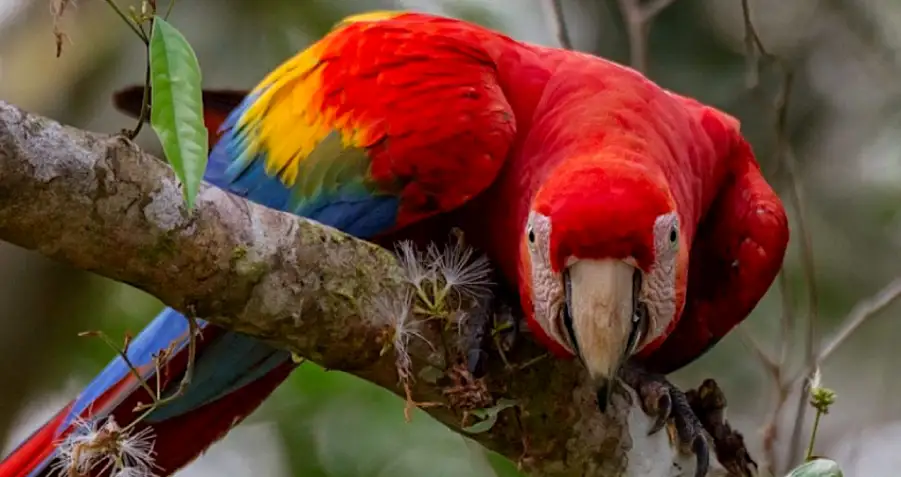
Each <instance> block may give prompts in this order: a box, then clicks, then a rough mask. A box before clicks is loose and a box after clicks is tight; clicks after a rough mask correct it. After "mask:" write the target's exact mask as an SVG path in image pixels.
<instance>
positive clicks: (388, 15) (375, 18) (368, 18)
mask: <svg viewBox="0 0 901 477" xmlns="http://www.w3.org/2000/svg"><path fill="white" fill-rule="evenodd" d="M404 13H406V12H404V11H400V10H375V11H372V12H366V13H359V14H357V15H350V16H348V17H344V19H343V20H341V21H339V22H338V23H336V24H335V26H334V29H338V28H341V27H344V26H347V25H349V24H351V23H361V22H379V21H383V20H390V19H392V18H396V17H398V16H400V15H403V14H404Z"/></svg>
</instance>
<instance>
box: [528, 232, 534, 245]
mask: <svg viewBox="0 0 901 477" xmlns="http://www.w3.org/2000/svg"><path fill="white" fill-rule="evenodd" d="M529 243H535V231H534V230H532V229H529Z"/></svg>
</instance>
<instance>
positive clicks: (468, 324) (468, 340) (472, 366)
mask: <svg viewBox="0 0 901 477" xmlns="http://www.w3.org/2000/svg"><path fill="white" fill-rule="evenodd" d="M496 301H497V299H496V298H495V297H494V293H489V294H487V295H486V296H484V297H480V298H479V299H478V300H477V302H476V305H475V306H474V307H473V308H472V309H471V310H470V311H469V317H468V319H467V320H466V321H465V322H464V323H463V330H461V331H462V332H463V339H464V349H465V351H466V369H467V370H468V371H469V373H470V374H472V375H473V376H474V377H481V376H483V375H484V374H485V372H486V371H487V369H486V367H487V366H486V365H487V360H488V347H489V346H490V343H491V339H490V337H491V323H492V320H491V315H492V310H493V309H494V306H495V302H496Z"/></svg>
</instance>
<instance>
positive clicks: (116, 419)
mask: <svg viewBox="0 0 901 477" xmlns="http://www.w3.org/2000/svg"><path fill="white" fill-rule="evenodd" d="M196 321H197V337H196V339H195V340H194V348H195V351H194V354H195V356H194V365H193V367H192V368H191V370H192V373H193V374H192V376H191V377H190V380H189V381H188V382H187V385H186V386H185V387H184V389H182V390H181V391H180V392H179V388H180V386H181V383H182V382H183V380H182V378H183V377H184V375H185V371H186V370H187V369H188V362H189V359H188V358H189V355H190V350H191V345H190V340H189V339H188V336H189V331H190V327H189V323H188V320H187V319H185V317H184V316H182V315H181V314H180V313H178V312H177V311H175V310H173V309H171V308H167V309H165V310H163V311H162V312H161V313H160V314H159V315H158V316H157V317H156V318H155V319H154V320H153V321H152V322H151V323H150V325H148V326H147V328H145V329H144V330H143V331H142V332H141V334H139V335H138V336H137V337H136V338H135V339H134V340H133V341H132V342H131V343H130V344H129V346H128V349H127V350H126V355H127V356H128V361H129V362H130V363H131V366H129V364H128V363H127V362H126V361H125V360H124V359H123V358H122V357H121V356H120V357H117V358H116V359H114V360H113V361H112V362H110V363H109V364H108V365H107V366H106V368H105V369H104V370H103V371H102V372H101V373H100V374H99V375H97V377H95V378H94V380H93V381H91V383H90V384H88V386H87V387H86V388H85V389H84V390H83V391H82V392H81V394H79V395H78V397H77V398H75V399H74V400H73V401H72V402H70V403H69V404H67V405H66V406H65V407H64V408H63V409H61V410H60V411H59V412H58V413H57V414H56V415H54V417H52V418H51V419H50V420H48V421H47V422H46V423H45V424H44V425H43V426H42V427H41V428H40V429H38V430H37V431H35V432H34V433H33V434H32V435H31V436H30V437H29V438H28V439H27V440H25V441H24V442H23V443H21V444H20V445H19V447H18V448H16V449H15V450H14V451H13V452H12V453H11V454H10V455H9V456H7V457H6V458H5V459H4V460H3V461H2V462H0V477H38V476H49V475H63V476H65V475H70V474H69V471H70V470H72V469H74V470H75V471H76V472H73V473H72V474H71V475H79V476H91V477H99V476H106V475H114V474H113V473H112V470H113V465H114V461H119V462H120V464H115V465H120V468H121V466H123V465H124V466H127V467H131V468H132V472H135V471H137V472H136V473H134V474H131V473H128V474H126V473H123V474H122V475H156V476H160V477H163V476H167V475H171V474H172V473H174V472H175V471H177V470H178V469H180V468H182V467H184V466H185V465H186V464H188V463H189V462H191V461H192V460H194V459H195V458H197V457H198V456H199V455H200V454H202V453H203V452H204V451H205V450H206V449H207V448H208V447H209V446H210V445H212V444H213V443H214V442H216V441H217V440H219V439H221V438H222V437H224V436H225V434H226V433H228V431H229V430H230V429H231V428H233V427H234V426H235V425H237V424H238V423H240V422H241V421H242V420H243V419H244V418H245V417H247V415H249V414H250V413H251V412H253V411H254V410H255V409H256V408H257V407H258V406H259V405H260V404H261V403H262V402H263V400H265V399H266V398H267V397H268V396H269V395H270V394H271V393H272V392H273V391H274V390H275V388H277V387H278V385H279V384H281V382H282V381H284V380H285V379H286V378H287V377H288V375H289V374H290V373H291V371H293V370H294V368H295V366H296V364H295V363H294V361H293V360H292V359H291V355H290V353H289V352H287V351H282V350H277V349H275V348H272V347H271V346H269V345H267V344H265V343H263V342H261V341H259V340H256V339H254V338H251V337H249V336H246V335H243V334H239V333H234V332H230V331H226V330H223V329H221V328H218V327H215V326H213V325H210V324H208V323H206V322H204V321H202V320H196ZM155 355H161V358H159V359H158V360H154V356H155ZM157 362H159V364H157ZM138 375H140V379H138V377H137V376H138ZM157 384H159V389H160V391H158V390H157ZM151 391H152V392H153V393H154V395H156V394H158V395H159V397H160V400H155V399H154V397H153V395H152V394H151V393H150V392H151ZM167 398H169V399H167ZM154 402H158V403H159V404H158V405H157V406H155V407H152V408H149V409H141V410H137V409H136V407H138V406H140V405H142V404H148V403H154Z"/></svg>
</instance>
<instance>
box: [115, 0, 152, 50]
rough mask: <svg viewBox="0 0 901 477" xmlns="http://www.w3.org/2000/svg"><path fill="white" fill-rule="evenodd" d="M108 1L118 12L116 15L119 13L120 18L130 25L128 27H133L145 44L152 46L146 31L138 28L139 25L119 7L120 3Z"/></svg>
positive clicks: (132, 29)
mask: <svg viewBox="0 0 901 477" xmlns="http://www.w3.org/2000/svg"><path fill="white" fill-rule="evenodd" d="M106 3H107V4H108V5H109V6H110V7H112V8H113V11H115V12H116V15H119V18H121V19H122V21H124V22H125V24H126V25H128V28H131V31H133V32H134V33H135V35H138V38H140V39H141V41H143V42H144V44H145V45H147V46H150V38H149V37H148V36H147V35H146V34H144V32H142V31H141V30H140V29H139V28H138V26H137V25H135V23H134V22H133V21H131V19H130V18H128V16H127V15H126V14H125V12H123V11H122V9H121V8H119V5H116V2H114V1H113V0H106Z"/></svg>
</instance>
